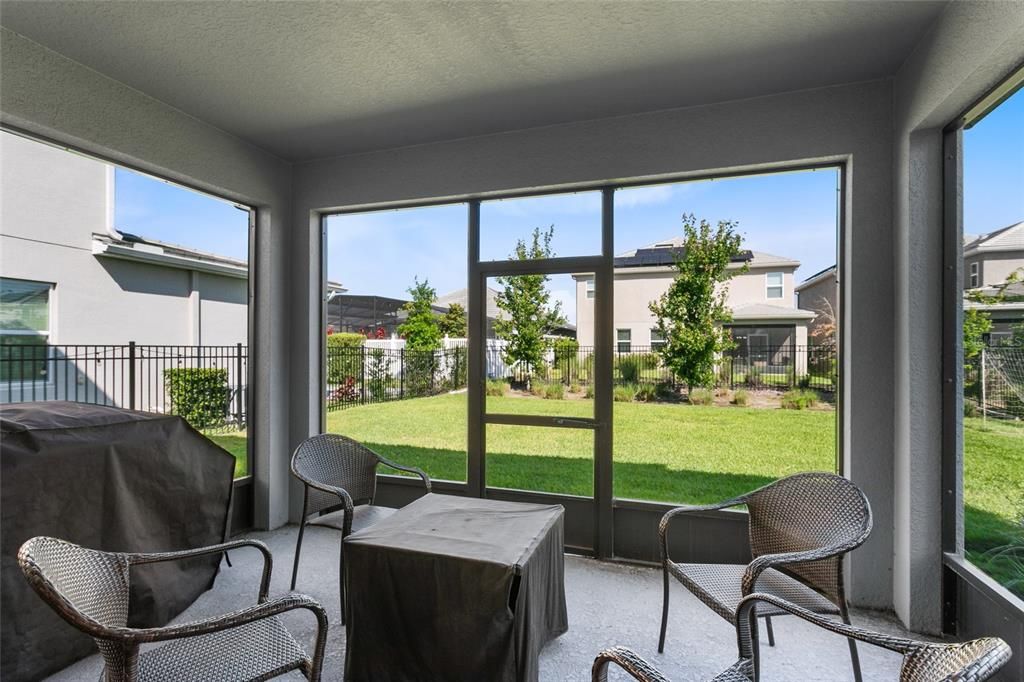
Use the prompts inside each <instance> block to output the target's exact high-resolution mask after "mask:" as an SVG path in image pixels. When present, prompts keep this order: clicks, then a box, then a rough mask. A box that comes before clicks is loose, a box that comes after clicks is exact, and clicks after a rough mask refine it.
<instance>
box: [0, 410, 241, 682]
mask: <svg viewBox="0 0 1024 682" xmlns="http://www.w3.org/2000/svg"><path fill="white" fill-rule="evenodd" d="M0 465H2V472H0V473H2V475H0V479H2V495H0V497H2V503H0V528H2V533H0V554H2V556H0V564H2V571H0V577H2V589H3V600H2V604H0V618H2V621H3V628H2V638H0V678H3V680H5V682H6V681H7V680H10V681H11V682H18V681H20V680H38V679H40V678H42V677H45V676H46V675H47V674H49V673H53V672H56V671H57V670H60V669H61V668H64V667H65V666H67V665H70V664H71V663H73V662H74V661H76V660H77V659H80V658H82V657H84V656H88V655H89V654H92V653H95V652H96V645H95V643H94V642H93V641H92V639H91V638H90V637H89V636H88V635H86V634H85V633H82V632H79V631H78V630H76V629H75V628H74V627H72V626H71V625H69V624H68V623H66V622H64V621H63V620H62V619H61V618H60V616H58V615H57V613H56V612H55V611H54V610H53V609H51V608H50V607H49V606H47V605H46V603H45V602H43V600H42V599H40V598H39V595H37V594H36V593H35V592H34V591H33V590H32V588H31V587H29V584H28V582H27V581H26V580H25V576H24V575H22V573H21V570H20V569H19V568H18V563H17V553H18V547H19V546H20V545H21V544H22V543H23V542H25V541H26V540H28V539H29V538H31V537H34V536H36V535H49V536H53V537H58V538H61V539H64V540H68V541H70V542H74V543H75V544H78V545H82V546H84V547H90V548H93V549H100V550H109V551H115V552H155V551H169V550H180V549H192V548H195V547H205V546H208V545H213V544H216V543H218V542H221V540H222V539H223V538H224V535H225V530H226V528H227V521H228V506H229V504H230V496H231V486H232V478H233V475H234V469H235V459H234V457H232V456H231V455H230V454H229V453H227V452H225V451H224V450H223V449H221V448H220V447H218V446H217V445H216V444H214V443H213V442H211V441H210V440H208V439H207V438H204V437H203V436H202V434H200V433H198V432H197V431H196V430H195V429H193V428H192V427H191V426H189V425H188V423H186V422H185V420H183V419H182V418H181V417H174V416H171V415H165V414H152V413H149V412H135V411H130V410H122V409H119V408H116V407H108V406H104V405H85V404H81V403H73V402H64V401H49V402H36V403H22V404H15V405H3V406H0ZM219 563H220V556H219V555H211V556H206V557H199V558H197V559H189V560H186V561H176V562H168V563H166V564H153V565H147V566H139V567H137V568H135V569H132V578H131V597H130V607H131V609H130V615H129V625H130V626H132V627H149V626H159V625H164V624H165V623H167V622H168V621H169V620H170V619H171V618H173V617H174V616H176V615H178V614H179V613H181V612H182V611H183V610H184V609H185V608H186V607H187V606H188V605H189V604H191V603H192V602H193V601H194V600H195V598H196V597H198V596H199V595H200V594H201V593H202V592H204V591H205V590H207V589H209V588H210V587H211V586H212V585H213V580H214V577H215V576H216V575H217V569H218V565H219Z"/></svg>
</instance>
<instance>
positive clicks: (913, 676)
mask: <svg viewBox="0 0 1024 682" xmlns="http://www.w3.org/2000/svg"><path fill="white" fill-rule="evenodd" d="M758 603H760V607H759V608H758V610H760V609H763V608H765V606H767V607H769V608H771V609H773V610H774V611H777V612H781V613H790V614H793V615H794V616H797V617H799V618H803V619H804V620H806V621H808V622H810V623H813V624H814V625H817V626H818V627H821V628H824V629H825V630H829V631H831V632H834V633H836V634H838V635H842V636H844V637H847V638H848V639H853V640H858V641H861V642H864V643H866V644H871V645H874V646H877V647H881V648H883V649H888V650H889V651H895V652H896V653H898V654H902V655H903V664H902V665H901V666H900V674H899V682H954V681H955V682H982V680H987V679H988V678H990V677H992V675H994V674H995V673H996V672H997V671H998V670H999V669H1000V668H1002V667H1003V666H1004V665H1005V664H1006V662H1007V661H1009V660H1010V654H1011V652H1010V647H1009V646H1007V644H1006V642H1004V641H1003V640H1001V639H999V638H997V637H985V638H982V639H975V640H972V641H970V642H963V643H960V644H933V643H930V642H920V641H917V640H913V639H906V638H903V637H893V636H891V635H885V634H881V633H878V632H872V631H870V630H864V629H861V628H855V627H853V626H852V625H847V624H845V623H839V622H837V621H835V620H833V619H831V618H826V617H824V616H820V615H818V614H816V613H812V612H810V611H808V610H807V609H803V608H801V607H799V606H796V605H795V604H790V603H789V602H787V601H786V600H784V599H780V598H778V597H775V596H773V595H768V594H757V593H755V594H752V595H749V596H747V597H744V598H743V600H742V601H741V602H740V607H739V609H738V614H737V619H738V620H737V622H738V626H737V628H736V633H737V642H738V646H739V650H740V657H739V660H737V661H736V663H734V664H733V665H732V666H731V667H729V668H728V669H727V670H724V671H722V672H721V673H719V674H718V675H716V676H715V677H713V678H712V679H711V681H710V682H756V680H757V679H758V672H757V671H758V668H759V667H760V666H758V665H756V657H757V656H758V655H759V654H758V653H756V648H755V647H753V646H751V642H752V641H756V638H757V632H756V630H757V618H756V611H755V606H756V605H758ZM612 664H614V665H617V666H618V667H620V668H622V669H623V670H625V671H626V672H627V673H629V675H630V676H632V677H633V678H634V679H636V680H639V681H640V682H668V678H666V677H665V676H664V675H663V674H661V672H659V671H658V670H657V669H656V668H655V667H654V666H652V665H651V664H650V663H648V662H647V661H645V660H644V659H643V658H642V657H640V656H639V655H638V654H636V653H635V652H633V651H631V650H630V649H627V648H625V647H612V648H610V649H605V650H604V651H602V652H601V653H600V654H598V655H597V658H596V659H595V660H594V666H593V668H592V669H591V677H592V680H593V682H606V680H607V679H608V669H609V667H610V666H611V665H612Z"/></svg>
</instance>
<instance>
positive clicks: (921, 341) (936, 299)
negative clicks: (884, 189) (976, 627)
mask: <svg viewBox="0 0 1024 682" xmlns="http://www.w3.org/2000/svg"><path fill="white" fill-rule="evenodd" d="M1022 61H1024V4H1021V3H1012V2H971V3H950V4H949V6H948V7H947V9H946V11H945V12H944V13H943V15H942V16H941V17H940V19H939V20H938V22H936V24H935V25H934V26H933V27H932V29H931V30H930V31H929V33H928V34H927V35H926V36H925V37H924V38H923V39H922V40H921V41H920V43H919V44H918V45H917V47H916V48H915V49H914V52H913V53H912V54H911V55H910V57H909V58H908V59H907V61H906V62H905V63H904V65H903V66H902V68H901V69H900V71H899V73H898V74H897V77H896V79H895V81H894V106H893V112H894V125H893V131H894V138H893V149H894V159H893V160H894V169H893V170H894V187H893V189H894V204H893V208H894V232H893V244H892V253H893V271H894V273H895V281H894V291H893V300H894V303H895V312H896V314H895V330H894V331H895V334H894V337H893V342H894V345H893V347H892V355H893V357H894V359H895V367H894V378H893V388H894V389H895V404H894V410H895V411H894V419H895V422H894V429H893V444H892V449H893V452H894V465H895V467H894V472H895V476H894V484H895V490H894V492H895V509H894V518H893V523H894V533H895V536H894V547H893V549H894V557H895V565H894V579H893V591H894V605H895V608H896V612H897V613H898V614H899V616H900V617H901V618H902V619H903V621H904V622H905V623H907V624H908V625H910V626H911V627H913V628H914V629H918V630H925V631H937V630H938V629H939V627H940V625H941V608H942V602H941V599H939V598H938V594H939V592H940V585H941V560H942V556H941V551H940V548H941V530H942V526H941V519H942V515H941V495H942V471H941V457H940V456H939V453H940V452H942V381H943V377H942V356H941V353H942V348H941V344H939V343H936V339H940V338H942V207H943V196H942V188H943V183H942V179H943V164H942V160H943V157H942V128H943V127H944V126H945V125H946V124H948V123H949V122H950V121H952V120H953V118H954V117H955V116H957V115H959V114H960V113H961V112H962V111H964V110H966V109H967V107H969V106H970V105H971V104H972V103H973V102H974V101H976V100H977V99H978V98H979V97H981V96H982V95H984V94H985V92H987V91H988V90H989V89H990V88H992V87H994V86H995V85H996V84H997V83H998V82H999V81H1000V80H1002V79H1003V78H1005V77H1006V76H1007V75H1009V74H1010V73H1011V71H1012V70H1013V68H1014V67H1015V66H1017V65H1019V64H1020V63H1021V62H1022ZM959 276H961V277H962V274H961V275H959Z"/></svg>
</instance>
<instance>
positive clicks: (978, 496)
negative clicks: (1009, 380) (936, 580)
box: [964, 418, 1024, 598]
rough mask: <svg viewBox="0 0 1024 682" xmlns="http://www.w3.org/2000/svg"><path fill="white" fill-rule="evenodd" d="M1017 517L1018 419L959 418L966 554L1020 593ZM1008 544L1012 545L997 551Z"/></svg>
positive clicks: (1020, 506)
mask: <svg viewBox="0 0 1024 682" xmlns="http://www.w3.org/2000/svg"><path fill="white" fill-rule="evenodd" d="M1022 517H1024V424H1021V423H1013V422H999V421H995V420H991V419H990V420H988V421H987V422H986V421H982V420H981V419H980V418H967V419H964V544H965V547H966V550H967V557H968V558H969V559H970V560H971V561H972V562H974V563H975V564H977V565H979V566H981V567H982V568H983V569H984V570H985V571H986V572H987V573H989V574H990V575H992V576H993V577H995V578H996V579H997V580H999V581H1000V582H1001V583H1003V584H1004V585H1006V586H1007V587H1008V588H1009V589H1010V590H1012V591H1013V592H1015V593H1016V594H1017V595H1019V596H1021V597H1022V598H1024V527H1022V526H1021V523H1022ZM1010 546H1012V547H1014V549H1013V550H1010V551H1003V552H1000V551H999V549H1000V548H1003V549H1004V550H1005V548H1007V547H1010ZM996 554H999V555H1000V556H996Z"/></svg>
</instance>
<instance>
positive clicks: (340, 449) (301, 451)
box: [291, 433, 430, 624]
mask: <svg viewBox="0 0 1024 682" xmlns="http://www.w3.org/2000/svg"><path fill="white" fill-rule="evenodd" d="M378 464H384V465H386V466H389V467H391V468H392V469H396V470H398V471H405V472H408V473H412V474H416V475H417V476H419V477H420V478H421V479H423V485H424V487H426V490H427V492H428V493H429V492H430V477H428V476H427V474H426V473H424V472H423V471H422V470H421V469H417V468H416V467H407V466H402V465H401V464H396V463H395V462H392V461H390V460H388V459H385V458H384V457H382V456H380V455H378V454H377V453H376V452H374V451H373V450H371V449H370V448H368V447H366V446H365V445H362V444H361V443H359V442H357V441H354V440H352V439H351V438H348V437H346V436H341V435H338V434H335V433H323V434H320V435H319V436H313V437H312V438H308V439H306V440H305V441H303V442H302V443H301V444H300V445H299V447H297V448H296V449H295V454H294V455H292V465H291V467H292V474H293V475H294V476H295V477H296V478H298V479H299V480H300V481H302V482H303V484H304V486H303V494H302V518H301V519H300V521H299V537H298V539H296V541H295V563H294V565H293V567H292V589H293V590H294V589H295V579H296V578H297V576H298V573H299V554H300V553H301V552H302V536H303V535H304V534H305V531H306V526H307V525H311V526H324V527H326V528H332V529H334V530H337V531H341V538H342V542H341V543H340V545H341V549H340V550H339V559H338V572H339V580H340V594H341V622H342V624H344V623H345V543H344V539H345V538H346V537H347V536H348V535H349V534H350V533H352V532H354V531H357V530H360V529H361V528H366V527H367V526H371V525H373V524H374V523H376V522H377V521H380V520H381V519H384V518H387V517H388V516H390V515H391V514H393V513H394V512H395V510H394V509H392V508H390V507H378V506H376V505H374V504H373V498H374V496H375V495H376V493H377V465H378ZM311 514H317V516H316V517H314V518H313V519H311V520H310V519H309V516H310V515H311Z"/></svg>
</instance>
